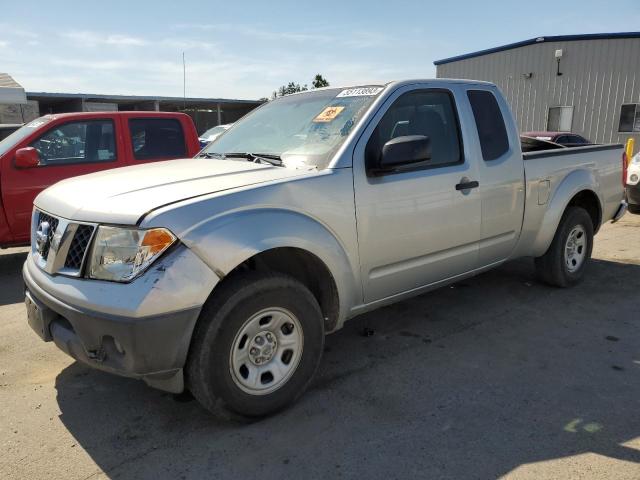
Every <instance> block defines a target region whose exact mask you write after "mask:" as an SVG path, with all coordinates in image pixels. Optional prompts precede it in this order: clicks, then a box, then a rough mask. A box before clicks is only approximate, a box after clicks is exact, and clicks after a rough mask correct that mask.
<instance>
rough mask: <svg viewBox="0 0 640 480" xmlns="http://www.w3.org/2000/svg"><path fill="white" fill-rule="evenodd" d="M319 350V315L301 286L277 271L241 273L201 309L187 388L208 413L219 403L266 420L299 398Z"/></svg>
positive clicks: (321, 328)
mask: <svg viewBox="0 0 640 480" xmlns="http://www.w3.org/2000/svg"><path fill="white" fill-rule="evenodd" d="M323 346H324V323H323V318H322V313H321V311H320V307H319V305H318V302H317V301H316V299H315V297H314V296H313V295H312V294H311V292H310V291H309V290H308V289H307V288H306V287H305V286H304V285H302V284H301V283H300V282H298V281H296V280H295V279H293V278H291V277H288V276H285V275H281V274H273V273H250V274H244V275H242V276H239V277H236V278H233V279H229V280H228V282H226V283H224V284H223V285H221V286H220V290H219V291H217V292H215V293H214V295H213V296H212V297H211V299H210V300H209V301H207V303H206V304H205V306H204V308H203V311H202V313H201V316H200V320H199V321H198V325H197V327H196V330H195V332H194V338H193V343H192V349H191V351H190V353H189V360H188V363H187V385H188V388H189V389H190V390H191V392H192V393H193V395H194V397H196V399H197V400H198V401H199V402H200V403H201V404H202V405H203V406H204V407H205V408H207V409H209V410H210V411H212V412H215V411H217V406H218V404H219V401H221V402H222V403H223V404H224V405H225V406H226V407H227V408H229V409H230V410H233V411H235V412H237V413H240V414H242V415H246V416H263V415H268V414H270V413H274V412H276V411H278V410H280V409H282V408H284V407H285V406H287V405H288V404H290V403H291V402H293V401H294V400H296V399H297V398H298V397H299V396H300V395H301V394H302V392H303V391H304V390H305V388H306V387H307V385H308V384H309V382H310V381H311V379H312V377H313V375H314V373H315V371H316V369H317V367H318V364H319V362H320V358H321V356H322V350H323Z"/></svg>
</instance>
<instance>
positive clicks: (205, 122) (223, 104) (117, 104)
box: [26, 92, 262, 133]
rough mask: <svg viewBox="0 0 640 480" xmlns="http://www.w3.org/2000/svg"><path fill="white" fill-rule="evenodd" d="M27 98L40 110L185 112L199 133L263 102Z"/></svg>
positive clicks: (54, 95)
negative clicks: (36, 104) (33, 101)
mask: <svg viewBox="0 0 640 480" xmlns="http://www.w3.org/2000/svg"><path fill="white" fill-rule="evenodd" d="M26 95H27V98H28V99H29V100H36V101H37V102H38V104H39V107H40V114H41V115H45V114H47V113H64V112H87V111H105V110H106V111H124V110H136V111H139V110H148V111H163V112H184V113H187V114H189V115H190V116H191V117H192V118H193V121H194V122H195V124H196V128H197V130H198V133H202V132H204V131H205V130H207V129H209V128H211V127H214V126H216V125H220V124H225V123H232V122H235V121H236V120H238V119H239V118H241V117H242V116H244V115H245V114H247V113H248V112H250V111H251V110H253V109H254V108H256V107H257V106H259V105H261V104H262V101H261V100H238V99H226V98H198V97H186V98H183V97H158V96H139V95H102V94H88V93H49V92H27V94H26Z"/></svg>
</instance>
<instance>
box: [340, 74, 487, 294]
mask: <svg viewBox="0 0 640 480" xmlns="http://www.w3.org/2000/svg"><path fill="white" fill-rule="evenodd" d="M411 135H425V136H427V137H429V139H430V143H431V158H428V159H427V160H425V161H422V162H420V163H416V164H411V165H407V166H406V168H403V167H400V168H398V169H397V170H395V171H390V172H387V173H384V174H376V173H375V171H374V167H375V165H376V164H377V162H378V160H379V158H380V155H381V152H382V148H383V146H384V145H385V143H386V142H388V141H389V140H391V139H394V138H396V139H397V138H398V137H402V136H411ZM472 160H473V159H470V158H468V157H467V154H466V150H465V148H464V147H463V143H462V130H461V127H460V122H459V117H458V111H457V108H456V102H455V100H454V93H453V92H452V91H450V90H445V89H441V88H438V89H435V88H427V86H426V85H423V86H415V87H414V86H411V87H403V88H401V89H399V90H398V91H396V92H395V93H394V94H392V95H391V96H390V98H389V99H388V100H387V101H386V102H385V104H384V105H383V107H382V108H381V110H380V111H379V112H378V113H377V114H376V115H375V116H374V118H373V121H372V122H371V123H370V125H369V126H368V127H367V128H366V129H365V131H364V134H363V135H362V137H361V138H360V140H359V141H358V144H357V145H356V148H355V151H354V163H353V165H354V188H355V204H356V216H357V229H358V244H359V254H360V264H361V275H362V279H363V288H364V298H365V302H371V301H375V300H379V299H382V298H385V297H388V296H392V295H395V294H398V293H402V292H405V291H408V290H411V289H415V288H419V287H421V286H425V285H429V284H433V283H435V282H438V281H441V280H444V279H447V278H450V277H453V276H456V275H459V274H462V273H465V272H467V271H470V270H473V269H474V268H475V267H476V264H477V260H478V240H479V237H480V202H479V195H478V189H477V188H476V183H475V181H476V179H477V172H476V165H475V163H476V162H474V161H472Z"/></svg>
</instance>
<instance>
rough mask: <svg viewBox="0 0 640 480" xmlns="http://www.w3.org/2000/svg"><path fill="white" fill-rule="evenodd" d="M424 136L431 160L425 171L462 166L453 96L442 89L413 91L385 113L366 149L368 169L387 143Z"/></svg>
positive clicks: (375, 162) (377, 159)
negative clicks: (429, 144) (402, 138)
mask: <svg viewBox="0 0 640 480" xmlns="http://www.w3.org/2000/svg"><path fill="white" fill-rule="evenodd" d="M408 135H425V136H427V137H429V140H430V142H431V159H429V160H427V161H425V162H422V163H421V164H420V166H422V167H424V168H431V167H442V166H445V165H453V164H456V163H462V162H463V158H462V146H461V140H460V138H461V136H460V128H459V125H458V118H457V115H456V111H455V105H454V100H453V96H452V95H451V93H450V92H447V91H442V90H416V91H413V92H408V93H405V94H404V95H401V96H400V97H399V98H398V99H397V100H396V101H395V102H394V103H393V105H391V107H390V108H389V110H387V112H386V113H385V114H384V116H383V117H382V119H381V120H380V123H379V124H378V126H377V127H376V129H375V130H374V131H373V134H372V135H371V138H370V139H369V142H368V143H367V146H366V149H365V158H366V164H367V167H368V168H371V167H373V166H375V165H377V164H378V162H379V161H380V155H381V153H382V147H383V146H384V144H385V143H387V142H388V141H389V140H391V139H393V138H397V137H402V136H408Z"/></svg>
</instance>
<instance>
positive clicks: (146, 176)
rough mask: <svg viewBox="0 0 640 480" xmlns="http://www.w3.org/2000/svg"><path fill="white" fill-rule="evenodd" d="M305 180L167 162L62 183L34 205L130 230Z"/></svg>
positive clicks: (238, 165)
mask: <svg viewBox="0 0 640 480" xmlns="http://www.w3.org/2000/svg"><path fill="white" fill-rule="evenodd" d="M309 174H310V172H309V171H304V170H295V169H292V168H283V167H276V166H271V165H264V164H257V163H252V162H246V161H242V160H219V159H204V158H195V159H182V160H170V161H164V162H157V163H150V164H145V165H139V166H133V167H124V168H116V169H113V170H107V171H103V172H98V173H92V174H89V175H83V176H80V177H74V178H70V179H67V180H63V181H61V182H59V183H56V184H55V185H53V186H51V187H49V188H47V189H46V190H44V191H43V192H42V193H40V195H38V196H37V197H36V199H35V201H34V205H35V206H36V207H37V208H38V209H41V210H44V211H46V212H49V213H51V214H53V215H56V216H60V217H64V218H67V219H70V220H77V221H84V222H95V223H113V224H123V225H133V224H136V223H137V222H138V220H139V219H140V217H142V216H143V215H145V214H146V213H148V212H150V211H152V210H154V209H156V208H158V207H161V206H164V205H167V204H170V203H174V202H178V201H180V200H185V199H188V198H193V197H197V196H200V195H206V194H210V193H215V192H221V191H223V190H230V189H233V188H239V187H245V186H249V185H255V184H260V183H264V182H269V181H273V180H281V179H286V178H292V177H298V176H304V175H309Z"/></svg>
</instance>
